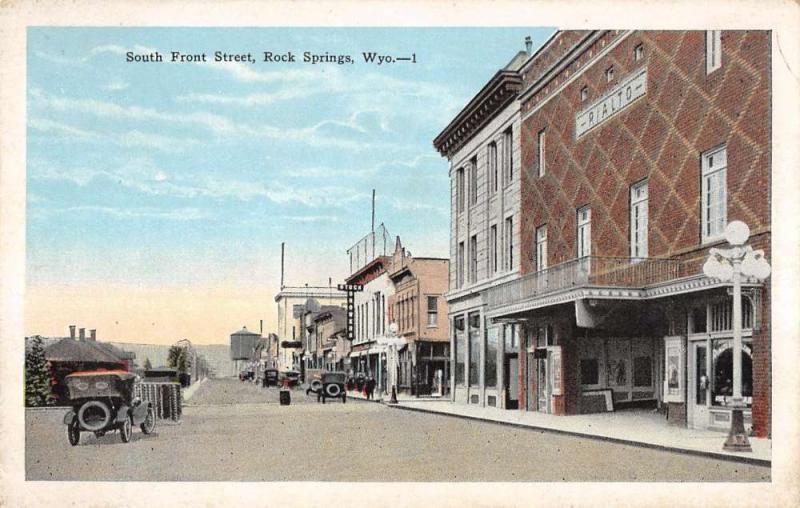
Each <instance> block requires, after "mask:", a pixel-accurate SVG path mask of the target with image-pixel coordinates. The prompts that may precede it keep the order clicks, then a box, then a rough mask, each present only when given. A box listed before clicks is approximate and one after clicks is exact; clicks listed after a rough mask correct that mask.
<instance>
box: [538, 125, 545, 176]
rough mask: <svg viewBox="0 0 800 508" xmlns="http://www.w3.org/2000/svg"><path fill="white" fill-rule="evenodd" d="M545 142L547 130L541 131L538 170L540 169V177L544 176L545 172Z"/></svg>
mask: <svg viewBox="0 0 800 508" xmlns="http://www.w3.org/2000/svg"><path fill="white" fill-rule="evenodd" d="M544 140H545V129H542V130H540V131H539V153H538V157H537V159H538V164H537V166H538V168H539V176H540V177H542V176H544V171H545V167H544V165H545V152H544V149H545V148H544Z"/></svg>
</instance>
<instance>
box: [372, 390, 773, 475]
mask: <svg viewBox="0 0 800 508" xmlns="http://www.w3.org/2000/svg"><path fill="white" fill-rule="evenodd" d="M384 405H385V406H388V407H392V408H395V409H403V410H405V411H417V412H420V413H428V414H435V415H441V416H450V417H453V418H463V419H466V420H478V421H481V422H487V423H496V424H498V425H506V426H509V427H517V428H521V429H528V430H538V431H543V432H550V433H553V434H562V435H566V436H574V437H582V438H588V439H594V440H597V441H606V442H609V443H617V444H625V445H630V446H637V447H639V448H651V449H654V450H663V451H668V452H673V453H683V454H687V455H696V456H699V457H710V458H714V459H718V460H725V461H728V462H739V463H745V464H752V465H755V466H767V467H770V468H771V467H772V459H769V460H766V459H757V458H754V457H739V456H736V455H726V454H722V453H717V452H705V451H701V450H691V449H686V448H678V447H676V446H668V445H660V444H655V443H646V442H643V441H633V440H629V439H623V438H618V437H608V436H598V435H596V434H586V433H583V432H575V431H572V430H562V429H553V428H551V427H540V426H537V425H532V424H526V423H516V422H504V421H502V420H492V419H490V418H483V417H480V416H472V415H461V414H454V413H443V412H441V411H434V410H432V409H423V408H418V407H408V406H403V405H401V404H384Z"/></svg>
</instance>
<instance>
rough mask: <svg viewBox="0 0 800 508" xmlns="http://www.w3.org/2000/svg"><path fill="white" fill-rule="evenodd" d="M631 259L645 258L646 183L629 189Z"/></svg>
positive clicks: (640, 183)
mask: <svg viewBox="0 0 800 508" xmlns="http://www.w3.org/2000/svg"><path fill="white" fill-rule="evenodd" d="M630 231H631V258H634V259H641V258H646V257H647V181H644V182H639V183H637V184H635V185H633V186H632V187H631V226H630Z"/></svg>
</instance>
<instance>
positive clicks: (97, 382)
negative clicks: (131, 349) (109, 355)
mask: <svg viewBox="0 0 800 508" xmlns="http://www.w3.org/2000/svg"><path fill="white" fill-rule="evenodd" d="M138 382H139V376H136V375H135V374H131V373H130V372H126V371H123V370H105V371H83V372H74V373H72V374H70V375H68V376H67V377H66V384H67V388H68V390H69V399H70V403H71V405H72V409H70V410H69V411H67V413H66V414H65V415H64V424H65V425H66V426H67V440H68V441H69V444H71V445H72V446H76V445H77V444H78V443H79V442H80V439H81V432H93V433H94V435H95V436H97V437H101V436H103V435H105V434H106V433H107V432H110V431H117V430H118V431H119V436H120V439H122V442H123V443H128V442H130V440H131V435H132V433H133V426H134V425H139V426H140V428H141V429H142V432H143V433H145V434H150V433H152V432H153V430H154V429H155V427H156V415H155V411H154V410H153V406H152V404H151V403H150V402H143V401H142V400H141V399H140V398H139V397H134V386H135V384H136V383H138Z"/></svg>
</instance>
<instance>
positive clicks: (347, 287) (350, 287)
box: [336, 284, 364, 292]
mask: <svg viewBox="0 0 800 508" xmlns="http://www.w3.org/2000/svg"><path fill="white" fill-rule="evenodd" d="M336 289H338V290H339V291H348V292H350V291H356V292H358V291H364V285H363V284H339V285H337V286H336Z"/></svg>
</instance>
